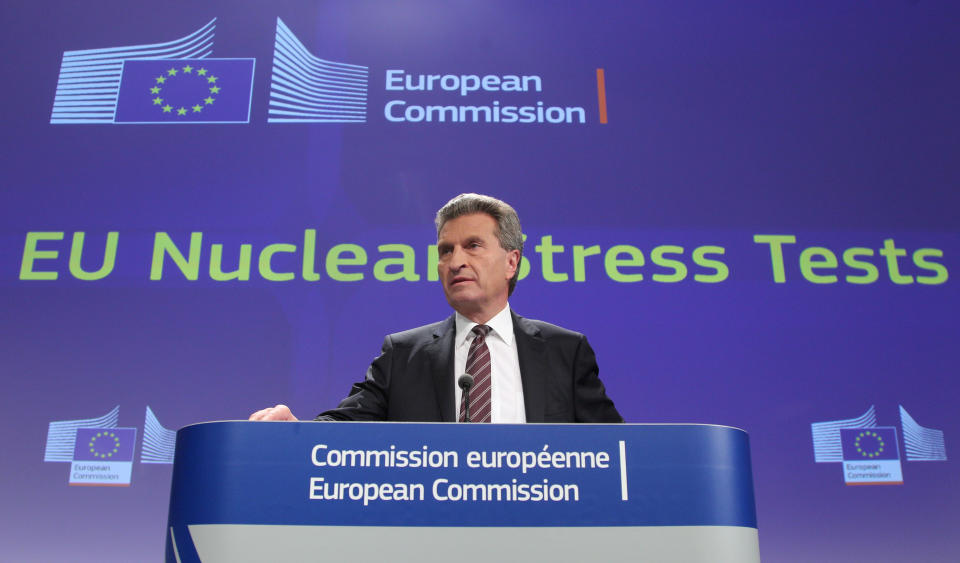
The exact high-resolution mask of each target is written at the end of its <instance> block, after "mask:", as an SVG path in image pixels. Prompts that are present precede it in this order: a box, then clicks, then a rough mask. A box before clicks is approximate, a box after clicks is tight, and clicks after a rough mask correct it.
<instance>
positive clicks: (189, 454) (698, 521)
mask: <svg viewBox="0 0 960 563" xmlns="http://www.w3.org/2000/svg"><path fill="white" fill-rule="evenodd" d="M166 553H167V556H166V559H167V561H168V562H179V563H184V562H196V561H203V562H205V563H209V562H219V561H231V562H237V561H264V560H281V559H287V560H291V561H321V560H331V559H336V560H344V559H346V560H352V561H383V560H397V561H406V560H417V561H451V560H457V561H490V560H491V558H498V560H501V561H504V560H505V561H524V560H529V561H546V560H551V561H555V560H559V561H571V560H580V559H583V558H590V557H594V558H600V559H599V560H601V561H684V562H695V561H711V562H717V561H731V562H732V561H736V562H749V561H759V557H760V556H759V545H758V536H757V520H756V510H755V504H754V497H753V482H752V476H751V471H750V452H749V444H748V439H747V435H746V433H745V432H743V431H741V430H738V429H735V428H729V427H724V426H709V425H686V424H679V425H675V424H653V425H648V424H618V425H602V424H522V425H499V424H441V423H428V424H421V423H372V422H353V423H348V422H208V423H202V424H195V425H191V426H187V427H185V428H183V429H181V430H180V431H179V432H178V433H177V445H176V458H175V462H174V468H173V485H172V489H171V498H170V514H169V522H168V527H167V548H166Z"/></svg>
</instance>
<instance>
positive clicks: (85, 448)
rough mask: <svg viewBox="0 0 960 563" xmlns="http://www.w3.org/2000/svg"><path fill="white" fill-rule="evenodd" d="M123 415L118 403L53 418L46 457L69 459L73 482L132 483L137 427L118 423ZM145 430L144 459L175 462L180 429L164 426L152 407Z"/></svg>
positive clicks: (86, 484)
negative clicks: (97, 412)
mask: <svg viewBox="0 0 960 563" xmlns="http://www.w3.org/2000/svg"><path fill="white" fill-rule="evenodd" d="M119 417H120V407H119V406H116V407H114V408H113V410H111V411H110V412H108V413H107V414H105V415H103V416H100V417H96V418H89V419H78V420H58V421H54V422H51V423H50V425H49V427H48V429H47V447H46V451H45V453H44V457H43V461H45V462H69V463H70V474H69V477H68V479H67V482H68V483H69V484H70V485H80V486H101V487H103V486H113V487H128V486H130V482H131V477H132V474H133V458H134V452H135V450H136V444H137V429H136V428H122V427H118V426H117V422H118V420H119ZM143 430H144V431H143V443H142V445H141V450H140V463H167V464H169V463H173V453H174V445H175V443H176V432H175V431H173V430H168V429H166V428H164V427H163V426H161V425H160V422H159V421H158V420H157V417H156V415H154V413H153V411H152V410H151V409H150V407H147V412H146V415H145V418H144V424H143Z"/></svg>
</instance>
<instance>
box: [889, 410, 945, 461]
mask: <svg viewBox="0 0 960 563" xmlns="http://www.w3.org/2000/svg"><path fill="white" fill-rule="evenodd" d="M900 425H901V426H902V427H903V445H904V449H905V450H906V451H907V460H908V461H947V446H946V444H945V443H944V441H943V430H935V429H933V428H924V427H923V426H920V425H919V424H917V421H916V420H914V419H913V417H912V416H910V413H908V412H907V409H905V408H903V405H900Z"/></svg>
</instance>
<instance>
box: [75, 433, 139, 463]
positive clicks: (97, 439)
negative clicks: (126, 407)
mask: <svg viewBox="0 0 960 563" xmlns="http://www.w3.org/2000/svg"><path fill="white" fill-rule="evenodd" d="M136 441H137V429H136V428H78V429H77V441H76V446H75V448H74V451H73V459H74V461H133V449H134V445H135V443H136Z"/></svg>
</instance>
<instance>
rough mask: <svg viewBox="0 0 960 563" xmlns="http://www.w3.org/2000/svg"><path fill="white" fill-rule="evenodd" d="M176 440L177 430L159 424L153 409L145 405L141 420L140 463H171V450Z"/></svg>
mask: <svg viewBox="0 0 960 563" xmlns="http://www.w3.org/2000/svg"><path fill="white" fill-rule="evenodd" d="M176 442H177V432H176V431H175V430H169V429H167V428H164V427H163V426H161V425H160V421H159V420H157V416H156V415H155V414H153V410H151V409H150V407H147V414H146V417H145V418H144V420H143V447H142V449H141V450H140V463H173V450H174V446H175V445H176Z"/></svg>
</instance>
